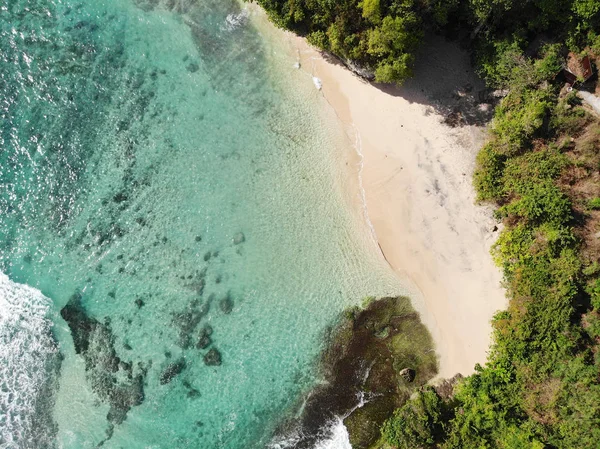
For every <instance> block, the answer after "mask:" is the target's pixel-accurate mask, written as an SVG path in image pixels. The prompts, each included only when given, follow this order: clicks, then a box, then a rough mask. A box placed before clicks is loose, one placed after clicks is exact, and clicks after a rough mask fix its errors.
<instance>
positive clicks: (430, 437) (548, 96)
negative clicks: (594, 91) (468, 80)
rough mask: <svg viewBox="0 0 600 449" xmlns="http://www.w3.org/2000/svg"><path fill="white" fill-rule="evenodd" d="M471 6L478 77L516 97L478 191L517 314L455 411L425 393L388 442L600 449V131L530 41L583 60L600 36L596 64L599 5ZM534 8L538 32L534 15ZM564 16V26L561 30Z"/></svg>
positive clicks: (494, 134) (500, 115) (503, 108)
mask: <svg viewBox="0 0 600 449" xmlns="http://www.w3.org/2000/svg"><path fill="white" fill-rule="evenodd" d="M472 4H473V5H474V6H476V7H477V8H476V9H475V14H476V16H477V17H479V18H480V20H485V21H486V22H487V23H488V25H487V27H486V28H487V30H486V31H485V33H481V35H480V37H479V39H478V40H477V42H476V47H477V52H476V55H477V57H478V60H479V63H480V70H481V73H482V75H483V76H484V77H485V79H486V80H487V82H488V83H489V84H490V85H491V86H492V87H496V88H501V89H507V90H508V92H507V96H506V97H505V98H504V99H503V100H502V102H501V103H500V104H499V106H498V107H497V108H496V111H495V116H494V120H493V122H492V125H491V129H490V139H489V141H488V142H487V144H486V145H485V146H484V147H483V149H482V150H481V152H480V153H479V155H478V158H477V164H478V168H477V170H476V173H475V176H474V185H475V188H476V190H477V194H478V197H479V200H480V201H487V202H492V203H495V204H496V205H497V206H498V207H497V209H496V214H497V216H498V218H501V219H502V220H503V221H504V224H505V228H504V230H503V231H502V233H501V235H500V237H499V239H498V241H497V243H496V244H495V246H494V248H493V251H492V252H493V257H494V260H495V261H496V263H497V264H498V265H499V266H500V267H501V268H502V270H503V272H504V279H505V286H506V289H507V294H508V296H509V299H510V305H509V307H508V310H506V311H503V312H500V313H498V314H497V315H496V317H495V319H494V322H493V327H494V344H493V346H492V348H491V351H490V355H489V358H488V361H487V363H486V365H485V366H477V367H476V373H475V374H473V375H472V376H470V377H468V378H466V379H465V380H464V381H463V382H462V383H461V384H460V385H459V386H458V387H457V390H456V394H455V395H454V397H453V398H452V400H451V401H449V402H444V401H437V400H435V398H433V397H432V393H431V392H430V393H428V395H429V397H431V399H430V400H429V402H428V403H427V404H428V405H427V406H424V405H423V404H424V399H423V397H419V398H417V399H416V400H415V401H413V402H414V403H408V404H407V405H405V406H404V407H402V408H400V409H398V410H397V411H396V412H395V413H394V415H393V416H392V417H390V418H389V420H388V421H387V422H386V424H384V426H383V427H382V435H383V438H384V439H385V440H386V443H387V445H390V446H392V447H398V448H404V447H416V448H419V447H423V448H430V447H440V448H444V449H470V448H473V449H475V448H477V449H479V448H514V449H517V448H536V449H537V448H539V449H543V448H564V449H568V448H575V447H577V448H597V447H600V446H599V445H600V353H599V349H600V346H599V345H598V343H599V342H600V277H599V276H600V266H599V265H598V261H599V257H600V242H598V238H597V237H596V233H597V232H598V231H599V230H600V229H599V228H600V215H597V212H595V211H596V210H598V209H600V197H599V196H600V195H599V194H600V185H599V182H598V181H599V179H598V177H597V175H598V169H599V168H600V154H599V152H598V150H599V149H600V145H599V144H600V138H599V135H600V121H599V120H598V119H597V118H595V117H593V116H591V115H590V114H589V113H588V112H586V110H585V108H584V107H582V105H581V102H580V101H579V99H578V98H577V96H576V95H575V93H574V92H571V93H569V94H565V93H564V92H563V93H561V92H560V88H561V87H562V83H561V82H560V80H557V79H556V74H557V73H558V71H559V68H560V66H561V64H562V61H563V58H564V56H563V55H564V54H565V53H564V51H565V48H563V47H562V46H561V45H560V44H559V43H554V44H552V45H542V46H538V48H537V49H536V48H535V47H532V46H531V45H530V40H531V39H532V38H533V37H534V36H535V34H534V33H533V32H534V31H535V32H540V31H547V32H548V33H549V32H550V31H552V32H553V34H552V36H553V37H552V38H551V37H550V34H549V35H548V36H546V38H547V39H548V40H550V39H552V40H554V41H555V42H559V41H560V39H561V38H562V39H564V41H565V42H567V44H568V45H570V46H571V48H570V49H571V50H576V51H577V50H583V49H584V47H586V39H587V38H588V36H591V37H593V40H590V41H587V43H588V44H590V45H589V46H587V48H585V50H586V51H587V53H588V54H589V55H591V56H592V57H596V56H600V54H597V53H594V52H595V51H598V50H600V48H598V49H596V50H595V48H596V47H593V46H594V45H595V46H597V45H598V43H599V42H598V38H597V35H596V34H594V33H591V32H590V30H592V29H595V30H597V29H598V25H599V20H600V15H599V13H600V3H599V2H595V1H593V2H587V1H574V2H566V1H565V2H560V1H553V2H550V1H548V2H535V3H530V2H519V3H518V4H517V2H508V1H501V2H487V1H486V2H483V1H482V2H481V3H479V2H472ZM533 5H538V6H537V7H536V8H537V9H536V11H537V15H538V17H537V18H536V19H535V20H534V19H533V18H532V17H533V16H532V15H531V14H528V13H526V11H527V10H530V9H532V8H534V6H533ZM509 6H510V8H509ZM553 8H554V9H553ZM552 11H555V13H556V14H560V15H555V14H554V13H552ZM497 15H499V16H500V17H504V19H503V21H502V22H499V21H497V19H496V16H497ZM561 17H562V18H565V17H566V18H567V19H568V20H564V19H561V20H560V21H562V23H561V24H560V25H559V19H560V18H561ZM528 18H529V19H528ZM592 20H593V26H592V25H591V23H592V22H591V21H592ZM495 27H498V28H497V29H495ZM532 48H533V50H532ZM525 49H529V54H530V56H526V53H525ZM442 416H445V419H442V418H440V417H442ZM409 419H410V420H414V421H415V423H412V424H408V423H407V420H409Z"/></svg>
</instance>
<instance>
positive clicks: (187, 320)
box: [173, 298, 211, 349]
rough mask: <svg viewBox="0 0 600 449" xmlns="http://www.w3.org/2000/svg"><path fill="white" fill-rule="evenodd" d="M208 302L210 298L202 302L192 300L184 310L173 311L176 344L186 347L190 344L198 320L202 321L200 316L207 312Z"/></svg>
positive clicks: (198, 322) (202, 316)
mask: <svg viewBox="0 0 600 449" xmlns="http://www.w3.org/2000/svg"><path fill="white" fill-rule="evenodd" d="M210 303H211V299H210V298H209V300H208V301H206V302H205V303H203V304H201V303H200V301H199V300H193V301H191V302H190V303H189V304H188V306H187V307H186V308H185V309H184V310H182V311H180V312H175V313H173V324H174V325H175V326H176V327H177V328H178V330H179V338H178V340H177V344H178V345H179V346H180V347H181V348H183V349H187V348H189V347H190V346H191V345H192V339H193V337H194V336H195V335H194V334H195V332H196V328H197V327H198V325H199V324H200V321H202V318H204V317H205V316H206V314H207V313H208V312H209V310H210Z"/></svg>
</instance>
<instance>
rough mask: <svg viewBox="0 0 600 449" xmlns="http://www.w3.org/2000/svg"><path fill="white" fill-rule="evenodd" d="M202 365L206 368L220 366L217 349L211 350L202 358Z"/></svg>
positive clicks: (219, 354)
mask: <svg viewBox="0 0 600 449" xmlns="http://www.w3.org/2000/svg"><path fill="white" fill-rule="evenodd" d="M204 363H205V364H206V365H207V366H219V365H220V364H221V353H220V352H219V351H218V350H217V349H215V348H212V349H211V350H210V351H208V352H207V353H206V355H205V356H204Z"/></svg>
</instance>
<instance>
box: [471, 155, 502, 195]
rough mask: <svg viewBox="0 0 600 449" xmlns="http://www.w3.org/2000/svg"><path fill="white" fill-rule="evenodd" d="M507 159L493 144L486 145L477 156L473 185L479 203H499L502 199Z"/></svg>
mask: <svg viewBox="0 0 600 449" xmlns="http://www.w3.org/2000/svg"><path fill="white" fill-rule="evenodd" d="M506 159H507V158H506V156H505V155H504V154H500V153H499V152H498V151H496V149H495V148H494V145H493V143H488V144H486V145H485V146H484V147H483V148H482V149H481V150H480V151H479V154H477V168H476V169H475V173H474V175H473V185H474V187H475V191H476V192H477V199H478V200H479V201H499V200H500V198H501V197H502V195H503V192H504V187H503V184H502V175H503V173H504V166H505V164H506Z"/></svg>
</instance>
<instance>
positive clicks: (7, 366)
mask: <svg viewBox="0 0 600 449" xmlns="http://www.w3.org/2000/svg"><path fill="white" fill-rule="evenodd" d="M49 307H50V300H49V299H48V298H46V297H44V296H43V295H42V294H41V292H39V291H38V290H36V289H34V288H31V287H28V286H25V285H20V284H16V283H14V282H12V281H10V280H9V279H8V277H7V276H6V275H5V274H4V273H0V448H2V449H13V448H39V447H49V443H50V440H49V439H50V438H51V433H52V431H51V429H48V428H47V427H48V425H49V423H50V425H51V423H52V420H51V418H50V411H49V410H44V409H45V408H46V407H45V406H46V405H48V400H49V398H48V387H49V384H48V381H49V374H50V370H51V369H52V367H53V366H56V365H55V363H54V362H56V360H57V359H56V357H57V355H58V350H57V347H56V345H55V343H54V340H53V338H52V336H51V333H50V326H51V323H50V321H49V320H48V319H47V318H46V315H47V313H48V309H49ZM40 414H41V415H42V416H40ZM44 427H46V428H44Z"/></svg>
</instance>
